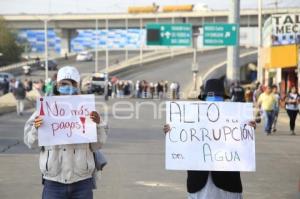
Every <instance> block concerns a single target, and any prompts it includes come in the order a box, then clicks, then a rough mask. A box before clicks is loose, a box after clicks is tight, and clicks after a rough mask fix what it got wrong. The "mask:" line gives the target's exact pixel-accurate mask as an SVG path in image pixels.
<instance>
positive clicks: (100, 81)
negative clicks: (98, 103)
mask: <svg viewBox="0 0 300 199" xmlns="http://www.w3.org/2000/svg"><path fill="white" fill-rule="evenodd" d="M105 78H106V74H105V73H94V74H93V75H92V80H91V86H90V89H91V90H90V92H91V93H98V94H100V95H101V94H103V93H104V90H105Z"/></svg>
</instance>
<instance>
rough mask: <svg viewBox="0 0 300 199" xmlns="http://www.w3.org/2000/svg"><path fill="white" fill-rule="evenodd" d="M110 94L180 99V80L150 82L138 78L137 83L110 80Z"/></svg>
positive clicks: (113, 95)
mask: <svg viewBox="0 0 300 199" xmlns="http://www.w3.org/2000/svg"><path fill="white" fill-rule="evenodd" d="M108 96H110V97H112V98H125V97H126V98H129V97H135V98H143V99H160V100H162V99H166V98H171V99H179V98H180V84H179V83H178V82H171V83H170V84H169V82H168V81H163V80H161V81H158V82H148V81H146V80H137V81H136V82H135V83H134V82H133V81H131V80H118V81H116V82H109V84H108Z"/></svg>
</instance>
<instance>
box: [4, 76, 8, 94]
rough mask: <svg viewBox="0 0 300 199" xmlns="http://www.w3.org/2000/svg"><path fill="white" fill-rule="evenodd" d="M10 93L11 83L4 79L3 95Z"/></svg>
mask: <svg viewBox="0 0 300 199" xmlns="http://www.w3.org/2000/svg"><path fill="white" fill-rule="evenodd" d="M8 92H9V81H8V80H7V79H6V78H4V81H3V94H4V95H5V94H6V93H8Z"/></svg>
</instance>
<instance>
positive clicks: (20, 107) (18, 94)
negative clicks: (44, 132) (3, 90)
mask: <svg viewBox="0 0 300 199" xmlns="http://www.w3.org/2000/svg"><path fill="white" fill-rule="evenodd" d="M13 94H14V96H15V99H16V101H17V114H18V115H23V111H24V101H25V97H26V90H25V88H24V85H23V83H22V82H19V83H18V86H17V87H16V88H15V89H14V91H13Z"/></svg>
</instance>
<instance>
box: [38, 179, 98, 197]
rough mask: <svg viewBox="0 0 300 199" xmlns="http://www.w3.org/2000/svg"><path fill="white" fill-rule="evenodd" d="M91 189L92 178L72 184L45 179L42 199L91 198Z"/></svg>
mask: <svg viewBox="0 0 300 199" xmlns="http://www.w3.org/2000/svg"><path fill="white" fill-rule="evenodd" d="M92 189H93V182H92V178H89V179H86V180H82V181H79V182H75V183H72V184H62V183H59V182H54V181H50V180H45V181H44V189H43V196H42V199H93V190H92Z"/></svg>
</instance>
